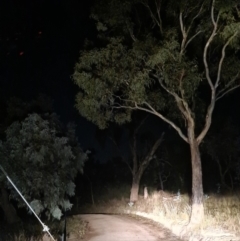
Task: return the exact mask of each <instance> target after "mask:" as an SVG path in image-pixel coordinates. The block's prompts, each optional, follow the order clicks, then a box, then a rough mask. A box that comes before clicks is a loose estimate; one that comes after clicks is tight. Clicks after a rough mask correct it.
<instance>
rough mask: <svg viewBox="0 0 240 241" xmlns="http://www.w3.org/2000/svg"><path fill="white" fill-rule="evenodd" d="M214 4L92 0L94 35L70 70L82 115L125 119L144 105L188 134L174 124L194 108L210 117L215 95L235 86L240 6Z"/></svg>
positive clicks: (99, 120) (195, 114)
mask: <svg viewBox="0 0 240 241" xmlns="http://www.w3.org/2000/svg"><path fill="white" fill-rule="evenodd" d="M211 3H212V1H199V2H198V3H196V2H195V1H180V2H178V3H176V2H175V1H145V0H139V1H138V0H136V1H128V0H125V1H118V0H105V1H101V3H99V4H96V5H95V7H94V8H93V13H92V15H91V17H92V18H93V19H94V20H95V21H96V26H97V29H98V31H99V35H98V37H99V39H98V41H97V42H94V43H93V42H91V41H87V42H86V46H85V50H83V51H81V53H80V58H79V61H78V62H77V64H76V66H75V72H74V74H73V79H74V82H75V84H77V85H78V86H79V88H80V91H79V93H78V95H77V97H76V107H77V109H78V110H79V112H80V113H81V115H83V116H84V117H86V118H87V119H88V120H90V121H93V122H94V123H96V124H97V125H98V126H99V127H100V128H105V127H106V126H107V123H108V122H109V121H116V122H117V123H120V124H121V123H124V122H126V121H130V119H131V112H132V110H144V111H147V112H150V113H152V114H155V115H157V116H158V117H160V118H161V119H163V120H164V121H166V122H168V123H169V124H170V125H171V126H172V127H173V128H175V129H176V130H177V131H178V133H179V134H180V136H181V137H182V138H183V139H184V140H185V141H187V138H186V136H185V133H184V132H182V130H181V129H180V127H179V125H178V126H177V125H176V124H175V123H177V124H180V126H183V125H184V121H185V120H186V118H187V115H191V117H192V118H194V119H197V118H198V120H200V121H199V122H198V123H199V124H202V125H204V117H203V113H206V112H209V113H208V116H209V115H210V114H211V113H212V111H213V107H214V105H215V102H216V101H217V100H218V99H220V98H221V97H222V96H224V95H225V94H227V93H228V92H229V91H230V90H232V89H234V88H237V87H238V86H239V64H240V62H239V51H238V49H239V33H240V25H239V8H238V7H239V6H238V5H237V4H235V2H234V1H230V2H225V1H213V4H211ZM103 9H104V10H103ZM146 13H149V14H146ZM206 88H208V89H206ZM211 95H212V96H211ZM209 96H211V98H210V99H209ZM208 102H210V105H207V103H208ZM210 112H211V113H210ZM182 117H183V118H182ZM173 121H177V122H173ZM179 121H180V122H179ZM205 124H206V123H205ZM205 132H206V131H205V130H202V133H201V131H200V133H198V134H199V136H200V134H201V136H200V137H202V136H203V135H205V134H206V133H205Z"/></svg>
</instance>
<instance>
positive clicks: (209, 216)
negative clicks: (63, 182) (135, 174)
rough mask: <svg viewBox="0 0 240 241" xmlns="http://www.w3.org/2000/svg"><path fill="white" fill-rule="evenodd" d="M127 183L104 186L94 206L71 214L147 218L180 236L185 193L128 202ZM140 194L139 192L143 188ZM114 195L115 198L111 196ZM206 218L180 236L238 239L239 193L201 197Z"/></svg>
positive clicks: (187, 206) (151, 195)
mask: <svg viewBox="0 0 240 241" xmlns="http://www.w3.org/2000/svg"><path fill="white" fill-rule="evenodd" d="M105 189H106V188H105ZM129 190H130V186H128V187H126V188H125V190H124V189H123V188H117V187H112V188H110V187H108V189H107V190H106V191H105V192H103V195H102V197H101V198H98V199H97V200H95V205H92V203H90V202H89V203H88V204H86V205H83V206H81V208H78V210H76V209H75V211H74V212H75V213H79V212H80V213H106V214H120V215H131V216H133V217H136V218H139V217H141V218H146V219H150V220H152V221H154V222H156V224H157V225H158V224H159V225H161V226H163V227H166V228H167V229H170V230H171V231H172V232H173V233H174V234H176V235H178V236H180V237H181V230H182V228H183V227H184V225H187V223H188V221H189V216H190V213H191V201H190V198H189V195H188V194H181V193H170V192H163V191H151V189H150V191H149V196H148V198H147V199H144V197H143V195H140V197H139V200H138V201H137V202H136V203H135V204H134V205H131V203H129V198H128V196H129ZM141 190H142V194H143V189H141ZM113 195H115V198H114V197H113ZM204 208H205V215H206V218H205V220H204V221H203V223H202V224H201V226H200V228H198V229H197V230H194V232H192V233H188V235H187V236H182V238H183V239H184V240H214V241H218V240H226V241H230V240H239V237H240V230H239V225H240V193H232V194H230V193H225V194H214V193H209V194H206V195H205V198H204Z"/></svg>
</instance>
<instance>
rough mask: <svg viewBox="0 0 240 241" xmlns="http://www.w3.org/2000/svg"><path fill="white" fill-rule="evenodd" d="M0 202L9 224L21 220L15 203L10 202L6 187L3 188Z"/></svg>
mask: <svg viewBox="0 0 240 241" xmlns="http://www.w3.org/2000/svg"><path fill="white" fill-rule="evenodd" d="M0 203H1V207H2V209H3V212H4V214H5V217H6V220H7V223H8V224H13V223H16V222H18V221H19V218H18V216H17V212H16V210H15V208H14V207H13V205H12V204H11V203H10V202H9V197H8V192H7V190H6V189H5V188H3V187H2V188H1V196H0Z"/></svg>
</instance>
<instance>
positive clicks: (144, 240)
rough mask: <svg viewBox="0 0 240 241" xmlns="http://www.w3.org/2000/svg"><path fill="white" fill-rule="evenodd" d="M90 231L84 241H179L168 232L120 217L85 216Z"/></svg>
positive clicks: (83, 217)
mask: <svg viewBox="0 0 240 241" xmlns="http://www.w3.org/2000/svg"><path fill="white" fill-rule="evenodd" d="M79 217H80V218H81V219H83V220H85V221H87V222H88V226H89V231H88V233H87V234H86V237H85V239H84V240H83V241H160V240H164V241H179V240H180V239H179V238H177V237H176V236H174V235H173V234H171V233H170V232H169V231H168V230H166V229H164V228H161V227H157V226H155V225H151V224H149V223H148V222H144V221H141V220H135V219H133V218H129V217H125V216H119V215H103V214H84V215H79Z"/></svg>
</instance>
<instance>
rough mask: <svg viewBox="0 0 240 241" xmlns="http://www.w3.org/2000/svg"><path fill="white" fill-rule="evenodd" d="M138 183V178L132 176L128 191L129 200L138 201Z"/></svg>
mask: <svg viewBox="0 0 240 241" xmlns="http://www.w3.org/2000/svg"><path fill="white" fill-rule="evenodd" d="M139 184H140V178H138V177H133V181H132V188H131V193H130V202H137V201H138V192H139Z"/></svg>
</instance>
